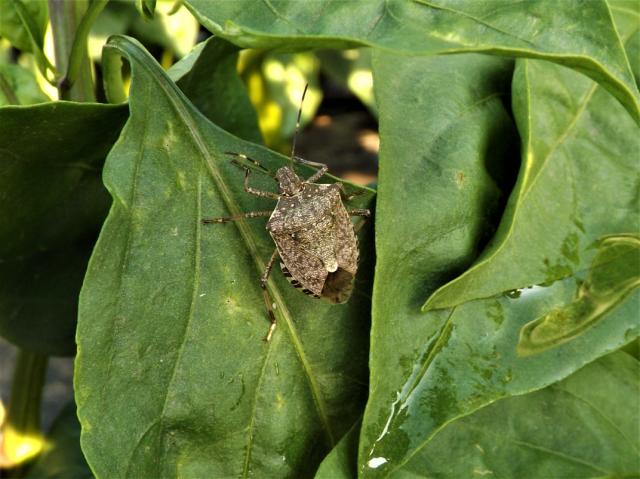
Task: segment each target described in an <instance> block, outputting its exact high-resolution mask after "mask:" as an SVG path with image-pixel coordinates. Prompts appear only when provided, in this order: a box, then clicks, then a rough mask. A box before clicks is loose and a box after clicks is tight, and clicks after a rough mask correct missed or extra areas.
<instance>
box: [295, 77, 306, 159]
mask: <svg viewBox="0 0 640 479" xmlns="http://www.w3.org/2000/svg"><path fill="white" fill-rule="evenodd" d="M307 88H309V84H308V83H307V84H305V86H304V91H303V92H302V98H301V99H300V108H298V118H297V120H296V131H295V133H294V134H293V142H292V143H291V166H292V167H293V157H294V156H295V153H296V138H297V137H298V130H299V129H300V115H302V102H304V96H305V95H306V94H307Z"/></svg>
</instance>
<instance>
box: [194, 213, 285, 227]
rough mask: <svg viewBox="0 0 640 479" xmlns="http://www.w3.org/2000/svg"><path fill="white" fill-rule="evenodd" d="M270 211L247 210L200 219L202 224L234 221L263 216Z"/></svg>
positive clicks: (268, 214)
mask: <svg viewBox="0 0 640 479" xmlns="http://www.w3.org/2000/svg"><path fill="white" fill-rule="evenodd" d="M271 213H273V212H272V211H249V212H248V213H240V214H239V215H233V216H221V217H220V218H205V219H203V220H202V224H203V225H210V224H213V223H227V222H229V221H235V220H239V219H242V218H259V217H265V216H271Z"/></svg>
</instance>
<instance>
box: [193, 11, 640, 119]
mask: <svg viewBox="0 0 640 479" xmlns="http://www.w3.org/2000/svg"><path fill="white" fill-rule="evenodd" d="M186 5H187V6H188V7H189V8H190V9H191V11H192V12H193V13H194V15H196V17H197V18H198V19H199V20H200V22H201V23H202V24H203V25H204V26H205V27H206V28H208V29H209V30H211V31H212V32H213V33H215V34H216V35H220V36H222V37H224V38H226V39H228V40H229V41H231V42H233V43H236V44H238V45H242V46H246V47H253V48H273V47H278V48H289V49H291V48H293V47H298V48H305V47H317V48H330V47H341V48H345V47H350V46H354V45H368V46H375V47H380V48H384V49H390V50H393V51H396V52H411V53H419V54H438V53H460V52H486V53H491V54H497V55H507V56H514V57H532V58H544V59H547V60H551V61H554V62H557V63H560V64H563V65H567V66H570V67H571V68H574V69H576V70H579V71H581V72H582V73H585V74H586V75H588V76H590V77H591V78H593V79H595V80H596V81H599V82H601V83H602V85H603V86H604V87H605V88H606V89H607V90H609V91H610V92H611V93H612V94H613V95H614V96H616V97H617V98H618V99H619V100H620V101H621V102H622V104H624V105H625V107H626V108H627V110H628V111H629V113H630V114H631V115H632V116H633V117H634V118H635V119H636V121H640V106H639V105H640V95H639V94H638V88H637V86H636V84H635V82H634V80H633V75H632V73H631V70H630V69H629V62H628V60H627V58H626V56H625V52H624V49H623V48H622V46H621V44H620V39H619V38H618V34H617V32H616V29H615V27H614V25H613V22H612V19H611V13H610V10H609V7H608V5H607V4H606V2H605V1H604V0H601V1H590V2H586V3H576V2H553V1H550V0H537V1H528V2H518V3H510V2H500V3H496V2H494V1H491V0H485V1H473V2H467V1H462V0H411V1H409V0H378V1H370V0H357V1H350V2H344V1H342V0H327V1H315V2H304V3H303V2H297V1H295V0H284V1H278V2H273V1H263V2H254V1H251V0H244V1H236V2H228V1H211V0H188V1H186Z"/></svg>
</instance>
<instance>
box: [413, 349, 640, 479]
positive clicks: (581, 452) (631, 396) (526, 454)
mask: <svg viewBox="0 0 640 479" xmlns="http://www.w3.org/2000/svg"><path fill="white" fill-rule="evenodd" d="M639 373H640V368H639V365H638V361H637V360H635V359H634V358H632V357H631V356H629V355H628V354H625V353H622V352H616V353H613V354H611V355H609V356H605V357H604V358H602V359H600V360H598V361H595V362H593V363H591V364H589V365H588V366H585V367H584V368H583V369H581V370H579V371H578V372H576V373H574V374H572V375H571V376H569V377H568V378H567V379H565V380H563V381H561V382H559V383H556V384H554V385H552V386H549V387H547V388H545V389H543V390H541V391H538V392H534V393H531V394H527V395H525V396H519V397H513V398H508V399H503V400H500V401H498V402H496V403H494V404H492V405H490V406H487V407H486V408H484V409H481V410H480V411H478V412H476V413H475V414H472V415H471V416H467V417H465V418H462V419H460V420H458V421H456V422H454V423H452V424H450V425H449V426H447V427H445V428H444V429H443V430H442V431H441V432H439V433H438V434H437V435H436V436H435V437H434V438H433V440H432V441H431V442H430V443H429V445H427V447H426V448H425V451H424V454H420V455H419V456H416V458H415V459H414V460H413V461H411V462H410V463H408V464H407V466H406V468H405V471H406V472H407V473H408V474H412V475H411V477H481V476H482V477H527V478H530V479H537V478H539V479H548V478H553V477H555V478H566V477H635V476H636V474H637V473H638V471H639V470H640V455H639V451H640V428H639V426H638V425H639V424H640V409H638V404H637V398H638V397H639V396H640V382H639V381H638V377H639V376H638V374H639ZM452 457H453V458H456V459H455V460H451V458H452Z"/></svg>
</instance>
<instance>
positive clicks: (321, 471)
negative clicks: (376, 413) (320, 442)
mask: <svg viewBox="0 0 640 479" xmlns="http://www.w3.org/2000/svg"><path fill="white" fill-rule="evenodd" d="M361 425H362V421H358V422H356V423H355V424H354V425H353V426H352V427H351V429H349V432H347V433H346V434H345V435H344V436H343V437H342V439H340V442H339V443H338V444H337V445H336V447H334V448H333V450H332V451H331V452H330V453H329V454H328V455H327V457H325V458H324V459H323V461H322V463H321V464H320V467H319V468H318V472H317V473H316V475H315V478H316V479H323V478H326V479H342V478H344V479H350V478H356V477H358V437H359V436H360V426H361Z"/></svg>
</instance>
